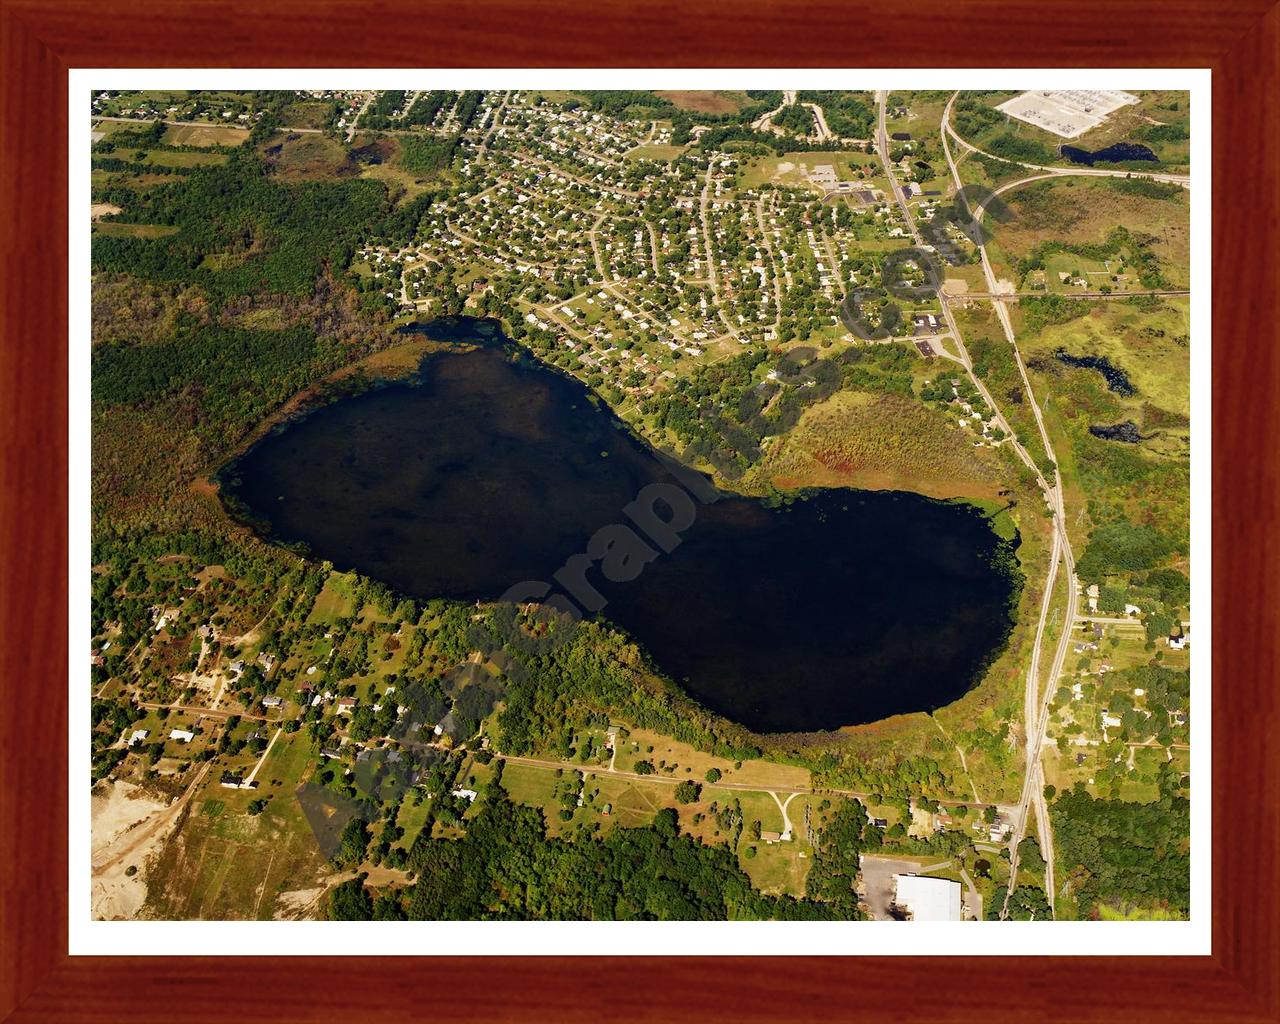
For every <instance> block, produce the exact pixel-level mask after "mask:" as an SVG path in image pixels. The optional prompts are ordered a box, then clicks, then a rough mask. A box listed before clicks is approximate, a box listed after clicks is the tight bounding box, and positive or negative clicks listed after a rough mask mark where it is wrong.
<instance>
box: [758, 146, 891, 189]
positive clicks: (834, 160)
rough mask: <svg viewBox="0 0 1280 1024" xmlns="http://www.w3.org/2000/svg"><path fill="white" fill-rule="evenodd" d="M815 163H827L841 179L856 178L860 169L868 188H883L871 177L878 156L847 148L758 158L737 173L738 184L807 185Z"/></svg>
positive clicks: (875, 167)
mask: <svg viewBox="0 0 1280 1024" xmlns="http://www.w3.org/2000/svg"><path fill="white" fill-rule="evenodd" d="M819 164H831V165H832V166H833V167H834V168H835V170H836V175H837V177H839V178H840V179H842V180H845V179H856V178H858V177H859V171H862V177H863V179H864V180H865V181H866V183H867V186H868V187H877V188H879V187H883V186H882V184H880V180H878V179H877V178H876V176H875V172H877V171H878V170H879V168H880V158H879V157H877V156H876V155H875V154H874V153H860V152H851V151H848V150H835V151H832V152H805V153H783V154H782V155H781V156H770V157H760V158H758V159H755V160H752V161H751V162H750V163H749V164H747V165H746V167H744V168H743V169H742V171H740V172H739V178H738V184H739V185H740V186H741V187H743V188H759V187H760V186H761V185H765V184H770V183H772V184H778V185H794V186H798V187H805V186H808V185H809V184H810V182H809V172H810V171H811V170H812V169H813V168H815V167H817V166H818V165H819ZM813 187H815V188H816V186H813Z"/></svg>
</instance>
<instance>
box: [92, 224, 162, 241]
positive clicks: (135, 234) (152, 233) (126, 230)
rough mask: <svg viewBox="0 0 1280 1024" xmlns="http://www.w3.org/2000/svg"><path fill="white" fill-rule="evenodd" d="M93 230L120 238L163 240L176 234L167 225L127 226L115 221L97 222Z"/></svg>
mask: <svg viewBox="0 0 1280 1024" xmlns="http://www.w3.org/2000/svg"><path fill="white" fill-rule="evenodd" d="M93 230H94V231H95V232H97V233H99V234H103V235H116V236H118V237H121V238H164V237H165V236H166V235H173V234H177V231H178V229H177V228H176V227H173V226H172V225H169V224H128V223H125V222H123V221H117V220H101V221H97V222H96V223H95V224H94V225H93Z"/></svg>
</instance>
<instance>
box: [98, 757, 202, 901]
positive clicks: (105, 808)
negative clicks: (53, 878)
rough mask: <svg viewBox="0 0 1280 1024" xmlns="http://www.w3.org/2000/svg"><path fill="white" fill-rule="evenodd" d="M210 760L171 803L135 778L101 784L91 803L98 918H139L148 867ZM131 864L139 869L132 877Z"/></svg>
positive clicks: (144, 896) (197, 784) (144, 895)
mask: <svg viewBox="0 0 1280 1024" xmlns="http://www.w3.org/2000/svg"><path fill="white" fill-rule="evenodd" d="M208 770H209V766H208V765H207V764H206V765H205V766H204V767H203V768H201V770H200V771H199V772H198V773H197V774H196V777H195V778H194V779H193V780H192V782H191V784H190V785H189V786H188V787H187V789H186V791H185V792H184V793H183V794H182V796H180V797H179V798H178V799H177V800H175V801H173V802H172V803H169V804H166V803H163V802H161V801H158V800H155V799H153V798H151V797H148V796H147V795H146V794H144V793H142V792H141V791H140V789H139V787H137V786H135V785H134V784H133V783H130V782H112V783H107V784H105V785H99V786H98V787H97V788H96V789H95V790H94V793H93V798H92V803H91V813H92V839H91V840H90V858H91V863H92V867H93V884H92V895H91V905H92V911H93V916H94V919H95V920H101V921H119V920H129V919H132V918H134V917H136V916H137V914H138V911H139V910H141V909H142V904H143V902H144V901H145V900H146V898H147V883H146V876H147V870H148V868H149V867H150V862H151V860H152V858H153V857H154V855H155V854H156V853H157V852H159V850H160V848H161V847H162V846H163V845H164V843H165V841H166V840H167V839H168V837H169V833H170V832H171V831H172V830H173V826H174V825H175V824H176V823H177V821H178V818H179V816H180V814H181V813H182V810H183V808H184V807H186V805H187V802H188V801H189V800H190V799H191V795H192V794H193V793H194V792H195V791H196V788H197V787H198V786H199V784H200V782H201V780H202V779H203V778H204V776H205V774H206V773H207V772H208ZM130 867H134V868H137V871H136V872H135V873H134V874H133V875H132V876H131V875H129V874H127V873H126V872H128V870H129V868H130Z"/></svg>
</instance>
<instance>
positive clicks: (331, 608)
mask: <svg viewBox="0 0 1280 1024" xmlns="http://www.w3.org/2000/svg"><path fill="white" fill-rule="evenodd" d="M354 585H355V577H354V576H352V575H350V574H349V573H341V572H332V573H330V574H329V578H328V579H326V580H325V582H324V589H323V590H321V591H320V593H319V595H318V596H317V597H316V603H315V605H314V607H312V609H311V615H310V617H309V618H308V619H307V621H308V622H333V621H334V620H335V619H340V618H346V617H347V616H349V615H350V614H351V613H352V611H353V610H354V609H353V608H352V604H353V600H352V598H353V592H352V587H353V586H354Z"/></svg>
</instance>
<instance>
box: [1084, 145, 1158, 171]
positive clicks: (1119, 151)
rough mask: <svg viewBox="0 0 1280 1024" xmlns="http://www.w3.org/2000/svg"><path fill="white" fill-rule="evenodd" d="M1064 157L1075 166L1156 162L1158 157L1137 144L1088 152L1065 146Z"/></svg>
mask: <svg viewBox="0 0 1280 1024" xmlns="http://www.w3.org/2000/svg"><path fill="white" fill-rule="evenodd" d="M1062 155H1063V156H1065V157H1066V158H1067V159H1068V160H1070V161H1071V162H1072V163H1073V164H1085V165H1086V166H1089V167H1092V166H1093V165H1094V164H1121V163H1124V162H1126V161H1128V160H1155V159H1156V155H1155V153H1153V152H1152V151H1151V150H1150V149H1149V148H1148V147H1147V146H1144V145H1142V144H1141V143H1137V142H1116V143H1114V144H1112V145H1110V146H1107V147H1106V148H1105V149H1095V150H1092V151H1090V150H1087V149H1081V148H1080V147H1079V146H1063V147H1062Z"/></svg>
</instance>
